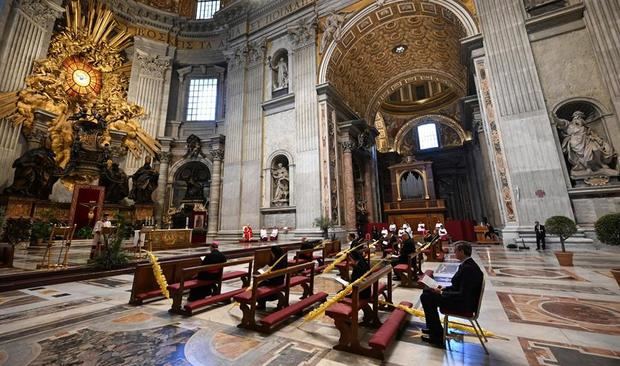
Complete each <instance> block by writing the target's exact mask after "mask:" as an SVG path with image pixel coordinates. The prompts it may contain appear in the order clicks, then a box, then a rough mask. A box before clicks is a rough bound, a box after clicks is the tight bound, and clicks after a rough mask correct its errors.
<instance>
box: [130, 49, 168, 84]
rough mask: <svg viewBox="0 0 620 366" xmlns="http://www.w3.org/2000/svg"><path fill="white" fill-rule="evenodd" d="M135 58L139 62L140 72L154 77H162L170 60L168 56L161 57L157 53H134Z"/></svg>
mask: <svg viewBox="0 0 620 366" xmlns="http://www.w3.org/2000/svg"><path fill="white" fill-rule="evenodd" d="M136 60H137V61H138V63H139V64H140V74H142V75H147V76H152V77H156V78H163V77H164V73H165V72H166V70H168V69H169V68H170V65H171V60H170V59H169V58H162V57H160V56H159V55H157V56H150V55H146V54H142V53H136Z"/></svg>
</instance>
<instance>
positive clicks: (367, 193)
mask: <svg viewBox="0 0 620 366" xmlns="http://www.w3.org/2000/svg"><path fill="white" fill-rule="evenodd" d="M372 168H373V164H372V160H371V159H368V160H366V163H365V164H364V200H366V211H367V212H368V221H369V222H374V221H375V220H374V218H375V203H374V191H373V182H374V174H373V172H372Z"/></svg>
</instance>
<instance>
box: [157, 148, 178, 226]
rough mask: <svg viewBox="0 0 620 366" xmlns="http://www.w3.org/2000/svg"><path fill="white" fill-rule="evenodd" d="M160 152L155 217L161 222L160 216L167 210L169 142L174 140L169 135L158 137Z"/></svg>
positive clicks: (170, 156)
mask: <svg viewBox="0 0 620 366" xmlns="http://www.w3.org/2000/svg"><path fill="white" fill-rule="evenodd" d="M157 140H159V143H160V144H161V152H160V154H159V179H158V180H157V190H156V191H155V217H156V218H157V221H159V222H160V223H161V222H162V217H163V215H165V214H166V213H167V211H168V206H167V205H166V184H167V183H168V168H169V167H170V165H169V164H170V158H172V153H171V152H170V148H171V146H170V145H171V144H172V142H173V141H174V139H173V138H171V137H160V138H158V139H157Z"/></svg>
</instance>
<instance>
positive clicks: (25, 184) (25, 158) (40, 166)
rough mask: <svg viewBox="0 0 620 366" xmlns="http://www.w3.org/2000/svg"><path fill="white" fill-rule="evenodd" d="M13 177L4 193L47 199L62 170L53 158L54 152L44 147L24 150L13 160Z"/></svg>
mask: <svg viewBox="0 0 620 366" xmlns="http://www.w3.org/2000/svg"><path fill="white" fill-rule="evenodd" d="M13 168H14V169H15V177H14V178H13V184H12V185H11V186H9V187H7V188H6V189H5V190H4V193H5V194H9V195H20V196H25V197H34V198H38V199H42V200H46V199H48V197H49V195H50V194H51V193H52V187H53V186H54V183H56V181H57V180H58V178H60V176H61V175H62V170H61V169H60V167H59V166H58V164H56V160H54V153H53V152H52V151H51V150H49V149H47V148H44V147H40V148H37V149H32V150H29V151H26V153H25V154H24V155H22V156H20V157H19V158H18V159H17V160H15V161H14V162H13Z"/></svg>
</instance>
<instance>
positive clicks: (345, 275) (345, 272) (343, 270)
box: [336, 246, 370, 281]
mask: <svg viewBox="0 0 620 366" xmlns="http://www.w3.org/2000/svg"><path fill="white" fill-rule="evenodd" d="M358 250H362V254H363V255H364V256H365V257H366V261H367V262H368V263H369V264H370V248H368V247H367V246H364V247H361V248H359V249H358ZM350 265H351V264H350V263H349V258H347V259H345V260H344V261H342V262H340V263H338V264H336V268H338V275H339V276H340V277H341V278H342V279H343V280H345V281H349V279H350V278H351V276H350V271H349V270H350V268H351V267H350Z"/></svg>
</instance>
